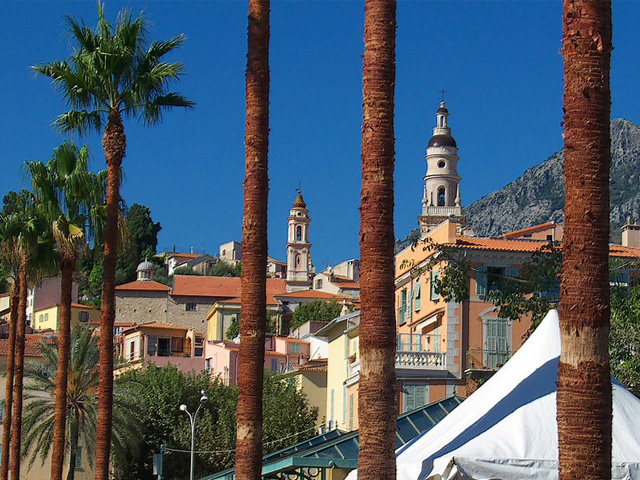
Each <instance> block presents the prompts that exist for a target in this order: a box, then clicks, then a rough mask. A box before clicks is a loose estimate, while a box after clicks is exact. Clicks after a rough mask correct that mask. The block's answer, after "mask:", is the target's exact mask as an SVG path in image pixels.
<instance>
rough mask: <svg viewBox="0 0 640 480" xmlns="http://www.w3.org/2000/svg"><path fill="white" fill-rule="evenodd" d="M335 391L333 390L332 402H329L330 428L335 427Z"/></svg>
mask: <svg viewBox="0 0 640 480" xmlns="http://www.w3.org/2000/svg"><path fill="white" fill-rule="evenodd" d="M335 393H336V392H335V391H334V390H333V388H332V389H331V395H330V399H331V400H330V401H329V405H330V406H329V428H331V427H332V426H333V418H334V408H335Z"/></svg>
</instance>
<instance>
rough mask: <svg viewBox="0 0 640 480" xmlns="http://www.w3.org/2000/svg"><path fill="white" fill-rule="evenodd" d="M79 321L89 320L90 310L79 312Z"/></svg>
mask: <svg viewBox="0 0 640 480" xmlns="http://www.w3.org/2000/svg"><path fill="white" fill-rule="evenodd" d="M78 321H80V322H83V323H86V322H88V321H89V312H78Z"/></svg>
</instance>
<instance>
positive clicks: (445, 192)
mask: <svg viewBox="0 0 640 480" xmlns="http://www.w3.org/2000/svg"><path fill="white" fill-rule="evenodd" d="M448 118H449V110H447V107H445V105H444V101H442V102H441V103H440V108H438V110H437V111H436V126H435V127H434V129H433V136H432V137H431V139H430V140H429V144H428V145H427V152H426V156H425V160H426V161H427V173H426V174H425V176H424V192H423V196H422V214H421V215H420V216H419V217H418V221H419V223H420V236H421V238H424V237H425V236H426V235H427V233H429V232H430V231H431V230H433V229H434V228H435V227H437V226H438V225H440V224H441V223H442V222H443V221H444V220H447V219H452V220H456V221H457V223H458V232H459V233H462V231H463V230H464V227H465V224H466V221H465V217H464V216H463V215H462V205H461V203H460V177H459V176H458V160H459V159H460V157H458V146H457V145H456V141H455V140H454V138H453V137H452V136H451V128H449V125H448Z"/></svg>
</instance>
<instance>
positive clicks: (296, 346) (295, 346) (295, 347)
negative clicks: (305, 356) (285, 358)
mask: <svg viewBox="0 0 640 480" xmlns="http://www.w3.org/2000/svg"><path fill="white" fill-rule="evenodd" d="M291 353H300V344H299V343H292V344H291Z"/></svg>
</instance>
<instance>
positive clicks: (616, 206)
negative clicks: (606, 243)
mask: <svg viewBox="0 0 640 480" xmlns="http://www.w3.org/2000/svg"><path fill="white" fill-rule="evenodd" d="M563 161H564V153H563V152H562V151H560V152H556V153H554V154H553V155H551V156H550V157H549V158H547V159H546V160H545V161H544V162H542V163H541V164H540V165H537V166H535V167H531V168H530V169H528V170H527V171H525V172H524V174H523V175H522V176H521V177H519V178H517V179H516V180H514V181H513V182H511V183H509V184H508V185H506V186H505V187H503V188H501V189H499V190H496V191H495V192H493V193H490V194H489V195H486V196H485V197H483V198H481V199H480V200H478V201H476V202H474V203H472V204H471V205H469V206H468V207H466V208H465V215H466V217H467V225H468V226H469V227H471V228H473V229H474V231H475V233H476V235H477V236H481V237H492V236H498V235H500V234H502V233H505V232H510V231H513V230H519V229H521V228H526V227H530V226H532V225H537V224H539V223H545V222H548V221H555V222H558V223H561V222H562V221H563V214H562V208H563V207H564V177H563V167H562V163H563ZM639 177H640V127H638V126H637V125H635V124H634V123H632V122H629V121H628V120H624V119H621V118H619V119H616V120H613V121H612V122H611V237H612V241H614V242H618V241H619V240H620V228H621V227H622V225H624V223H625V222H626V219H627V216H631V218H632V219H633V220H634V221H639V220H640V178H639ZM416 234H417V232H413V231H412V232H410V233H409V236H408V237H407V238H409V237H410V236H415V235H416ZM398 244H399V245H402V242H398Z"/></svg>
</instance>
